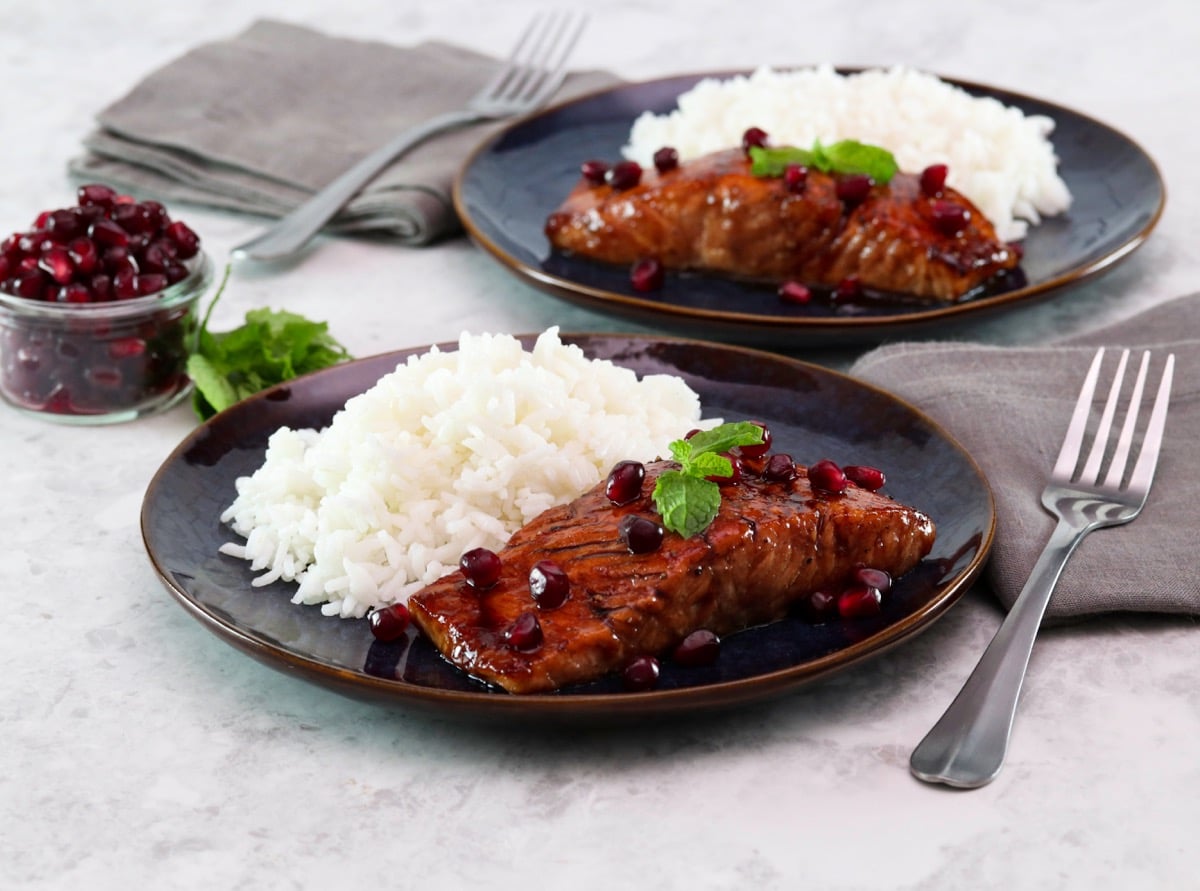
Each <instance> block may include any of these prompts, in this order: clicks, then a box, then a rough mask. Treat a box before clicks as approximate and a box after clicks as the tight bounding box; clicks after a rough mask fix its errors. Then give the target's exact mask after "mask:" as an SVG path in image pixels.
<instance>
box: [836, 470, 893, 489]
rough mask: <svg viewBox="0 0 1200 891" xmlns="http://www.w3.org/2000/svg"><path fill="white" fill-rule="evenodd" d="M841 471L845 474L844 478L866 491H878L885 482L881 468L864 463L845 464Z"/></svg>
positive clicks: (885, 478)
mask: <svg viewBox="0 0 1200 891" xmlns="http://www.w3.org/2000/svg"><path fill="white" fill-rule="evenodd" d="M842 472H843V473H844V474H846V479H848V480H850V482H852V483H854V485H856V486H858V487H859V488H860V489H866V490H867V491H868V492H878V491H879V490H880V489H882V488H883V484H884V483H886V482H887V477H886V476H884V475H883V471H882V470H880V469H879V468H877V467H868V466H867V465H865V464H847V465H846V466H845V467H843V468H842Z"/></svg>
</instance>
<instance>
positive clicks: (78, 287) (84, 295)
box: [58, 282, 92, 303]
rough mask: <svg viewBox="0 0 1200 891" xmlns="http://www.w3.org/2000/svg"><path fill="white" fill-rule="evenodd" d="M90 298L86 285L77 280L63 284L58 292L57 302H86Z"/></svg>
mask: <svg viewBox="0 0 1200 891" xmlns="http://www.w3.org/2000/svg"><path fill="white" fill-rule="evenodd" d="M91 299H92V294H91V292H90V291H88V289H87V286H86V285H82V284H80V283H79V282H71V284H69V285H63V286H62V288H60V289H59V292H58V302H59V303H88V302H90V301H91Z"/></svg>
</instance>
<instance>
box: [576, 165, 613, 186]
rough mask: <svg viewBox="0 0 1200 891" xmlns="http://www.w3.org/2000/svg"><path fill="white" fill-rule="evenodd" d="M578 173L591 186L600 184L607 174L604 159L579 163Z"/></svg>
mask: <svg viewBox="0 0 1200 891" xmlns="http://www.w3.org/2000/svg"><path fill="white" fill-rule="evenodd" d="M579 173H580V175H581V176H582V177H583V178H584V179H585V180H587V181H588V182H589V183H591V184H592V185H593V186H602V185H604V180H605V177H606V176H607V175H608V164H607V163H606V162H604V161H584V162H583V163H582V164H580V165H579Z"/></svg>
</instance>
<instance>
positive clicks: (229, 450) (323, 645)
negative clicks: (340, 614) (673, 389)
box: [142, 334, 995, 722]
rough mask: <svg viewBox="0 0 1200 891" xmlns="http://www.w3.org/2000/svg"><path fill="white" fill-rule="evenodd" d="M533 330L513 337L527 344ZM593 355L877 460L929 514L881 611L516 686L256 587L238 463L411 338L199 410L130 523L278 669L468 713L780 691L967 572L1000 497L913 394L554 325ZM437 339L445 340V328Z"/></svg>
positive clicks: (816, 444)
mask: <svg viewBox="0 0 1200 891" xmlns="http://www.w3.org/2000/svg"><path fill="white" fill-rule="evenodd" d="M533 339H534V338H532V337H526V338H524V340H525V342H526V343H527V344H530V343H532V341H533ZM563 339H564V340H565V341H567V342H571V343H576V344H578V345H579V346H580V347H581V348H582V349H583V350H584V351H585V352H586V353H587V354H588V355H589V356H592V357H595V358H604V359H611V360H612V361H614V362H616V363H618V364H621V365H624V366H627V367H629V368H632V369H633V370H635V371H636V372H638V373H639V374H649V373H667V374H678V375H680V376H681V377H683V378H684V379H685V380H687V382H688V383H689V385H690V386H691V387H692V388H693V389H694V390H696V392H698V393H699V394H700V397H701V399H702V404H703V405H704V410H705V415H706V416H707V417H723V418H726V419H735V418H746V417H754V418H761V419H762V420H763V421H765V422H767V423H768V424H769V425H770V427H771V430H772V433H773V435H774V440H775V448H776V449H778V450H780V451H786V452H788V453H790V454H792V455H793V456H795V457H796V458H797V460H800V461H803V462H804V463H811V462H813V461H816V460H819V459H820V458H823V457H830V458H834V459H835V460H838V461H839V462H841V463H847V464H850V463H855V464H870V465H874V466H877V467H880V468H883V469H884V470H885V471H886V472H887V474H888V485H887V487H886V488H885V490H884V491H885V492H886V493H887V494H889V495H891V496H892V497H894V498H897V499H898V500H900V501H903V502H905V503H908V504H911V505H913V506H915V507H919V508H921V509H922V510H924V511H926V512H927V513H928V514H929V515H930V516H931V517H933V519H934V521H935V522H936V523H937V526H938V538H937V542H936V544H935V546H934V549H933V552H932V553H931V554H930V556H929V557H928V558H927V559H926V560H925V561H924V562H923V563H922V564H921V565H920V566H918V567H917V568H916V569H915V570H913V571H912V572H911V573H909V574H908V575H907V576H905V577H904V578H903V579H901V580H899V581H898V583H897V584H896V586H895V587H894V588H893V592H892V594H891V595H890V596H889V598H888V601H887V604H886V608H885V610H884V612H883V614H882V615H880V616H877V617H873V618H870V619H862V620H855V621H836V622H829V623H826V624H824V625H811V624H808V623H807V622H804V621H802V620H800V619H785V620H782V621H780V622H776V623H774V624H771V625H766V626H762V627H759V628H754V629H750V630H748V631H743V632H741V633H739V634H735V635H731V636H729V637H727V638H726V639H725V640H724V642H723V645H722V650H721V656H720V658H719V659H718V660H717V662H716V664H714V665H712V666H709V667H706V668H699V669H697V668H692V669H687V668H683V667H680V666H675V665H672V664H670V662H669V660H668V661H666V662H664V666H663V672H662V677H661V683H660V686H659V687H658V689H656V690H653V691H650V692H644V693H627V692H624V691H622V690H621V686H620V683H619V681H618V680H617V679H616V678H611V677H610V678H605V679H603V680H601V681H598V682H596V683H593V684H588V685H584V686H578V687H572V688H568V689H564V690H563V691H561V692H558V693H553V694H544V695H532V696H513V695H510V694H507V693H503V692H498V691H497V690H495V689H493V688H490V687H487V686H485V685H483V684H481V683H480V682H478V681H475V680H473V679H472V678H470V677H468V676H467V675H465V674H464V673H462V672H461V671H459V670H458V669H456V668H453V667H451V666H450V665H449V664H448V663H447V662H445V661H444V660H443V659H442V658H441V656H440V655H438V653H437V652H436V651H435V650H434V649H433V647H432V646H431V645H430V644H429V643H428V642H427V641H426V640H425V639H424V638H423V637H419V636H418V635H417V634H416V633H415V631H414V630H412V629H410V631H409V635H408V636H407V637H406V638H405V639H403V640H402V641H400V642H398V643H395V644H381V643H378V642H376V641H375V640H374V639H373V638H372V636H371V632H370V629H369V627H368V625H367V622H366V621H365V620H347V619H338V618H329V617H325V616H322V615H321V613H320V611H319V609H317V608H314V607H302V606H297V605H294V604H292V603H291V602H290V597H291V595H292V590H293V586H291V585H287V584H282V583H280V584H275V585H271V586H267V587H263V588H252V587H251V585H250V581H251V578H252V575H253V574H252V573H251V572H250V571H249V570H248V567H247V564H246V563H245V562H244V561H241V560H238V559H235V558H231V557H226V556H223V555H221V554H219V553H218V550H217V549H218V548H219V547H220V545H221V544H222V543H224V542H226V541H231V540H236V539H237V537H236V536H235V535H234V534H233V533H232V532H230V531H229V530H228V529H227V528H224V527H223V526H222V525H221V524H220V522H219V520H218V518H219V515H220V514H221V512H222V511H223V510H224V508H225V507H226V506H228V504H229V503H230V502H231V501H232V500H233V498H234V494H235V492H234V481H235V480H236V479H237V478H238V477H239V476H243V475H247V474H249V473H252V472H253V471H254V470H255V469H257V468H258V467H259V466H260V465H261V464H262V461H263V456H264V452H265V448H266V441H267V437H268V436H269V435H270V434H271V433H273V432H274V431H275V430H276V429H278V428H279V427H280V426H283V425H288V426H291V427H318V428H319V427H323V426H325V425H327V424H328V423H329V422H330V420H331V419H332V418H333V415H334V413H335V412H336V411H337V410H338V409H340V408H341V407H342V406H343V405H344V404H345V402H346V400H347V399H349V398H350V397H351V396H354V395H357V394H358V393H361V392H363V391H365V390H367V389H369V388H370V387H371V386H372V385H373V384H374V383H375V382H376V381H377V380H378V379H379V378H380V377H382V376H383V375H384V374H386V373H388V372H389V371H391V370H392V369H394V368H395V367H396V365H397V364H398V363H400V362H402V361H404V360H405V359H406V358H407V357H408V356H409V355H410V354H412V353H416V352H424V351H425V350H423V349H422V350H407V351H404V352H397V353H390V354H386V355H381V356H376V357H372V358H368V359H361V360H359V361H356V362H351V363H348V364H345V365H340V366H336V367H334V368H331V369H327V370H325V371H321V372H317V373H315V374H312V375H309V376H307V377H304V378H300V379H298V380H295V381H292V382H290V383H288V384H285V385H281V386H278V387H275V388H273V389H271V390H267V391H265V392H263V393H261V394H259V395H257V396H254V397H252V398H250V399H248V400H246V401H245V402H242V403H239V404H238V405H235V406H234V407H232V408H231V409H229V410H228V411H225V412H223V413H221V414H220V415H218V416H216V417H215V418H213V419H212V420H210V421H209V422H207V423H206V424H204V425H202V426H201V427H199V428H197V429H196V430H195V431H194V432H193V433H192V434H191V435H190V436H189V437H188V438H187V439H186V440H184V441H183V442H182V443H181V444H180V445H179V447H178V448H177V449H176V450H175V451H174V453H173V454H172V455H171V456H170V457H169V458H168V459H167V461H166V462H165V463H164V464H163V466H162V467H161V468H160V469H159V470H158V472H157V474H156V475H155V477H154V479H153V480H152V482H151V483H150V486H149V488H148V490H147V492H146V495H145V499H144V502H143V506H142V536H143V539H144V541H145V546H146V550H147V553H148V554H149V556H150V560H151V562H152V563H153V566H154V569H155V571H156V572H157V573H158V575H159V577H160V578H161V580H162V581H163V583H164V584H165V585H166V588H167V590H168V591H169V592H170V593H171V594H172V595H173V596H174V597H175V599H176V600H177V601H178V602H179V603H180V604H182V605H183V607H184V608H185V609H187V610H188V612H189V613H191V614H192V615H193V616H194V617H195V618H197V619H198V620H199V621H200V622H201V623H202V624H203V625H204V626H205V627H206V628H207V629H209V630H210V631H212V632H213V633H214V634H216V635H217V636H218V637H220V638H221V639H222V640H224V641H226V642H227V643H229V644H232V645H233V646H235V647H237V648H238V649H239V650H242V651H243V652H245V653H248V654H249V655H250V656H253V657H254V658H256V659H259V660H261V661H262V662H264V663H266V664H267V665H270V666H272V667H273V668H276V669H279V670H280V671H283V672H286V673H288V674H292V675H295V676H299V677H302V678H304V679H306V680H308V681H311V682H313V683H315V684H319V685H322V686H324V687H328V688H330V689H333V690H336V691H338V692H340V693H343V694H347V695H350V696H355V697H359V698H364V699H373V700H381V701H384V702H388V703H393V704H397V705H402V706H413V707H426V708H433V709H437V710H438V711H439V712H441V713H445V714H451V715H463V716H471V717H486V718H488V719H497V718H518V719H521V720H527V719H529V718H539V719H545V720H555V721H563V722H578V721H587V720H596V719H603V720H612V719H617V718H621V717H645V716H648V715H671V714H677V713H683V712H695V711H699V710H703V709H709V708H714V707H718V706H725V705H731V704H735V703H743V702H747V701H751V700H754V699H757V698H761V697H765V696H768V695H774V694H779V693H782V692H784V691H787V690H790V689H792V688H794V687H796V686H798V685H800V684H804V683H807V682H809V681H812V680H814V679H816V678H819V677H821V676H823V675H826V674H829V673H830V672H833V671H836V670H839V669H842V668H845V667H847V666H849V665H853V664H855V663H857V662H859V661H861V660H863V659H867V658H869V657H872V656H875V655H877V654H879V653H880V652H882V651H884V650H886V649H887V648H889V647H891V646H893V645H895V644H898V643H901V642H902V641H904V640H905V639H906V638H908V637H911V636H912V635H914V634H916V633H917V632H919V631H921V630H922V629H924V628H925V627H926V626H928V625H929V624H930V623H931V622H933V621H934V620H935V619H937V618H938V617H939V616H941V615H942V614H943V613H944V612H945V610H946V609H948V608H949V607H950V606H951V605H952V604H953V603H954V602H955V601H956V600H957V599H958V598H959V596H961V594H962V593H963V592H964V591H965V590H966V588H967V586H968V585H969V584H970V582H971V581H972V580H973V579H974V578H975V577H976V575H977V574H978V572H979V571H980V568H981V567H982V565H983V561H984V559H985V558H986V556H987V553H988V550H989V549H990V547H991V543H992V535H993V531H994V527H995V511H994V507H993V503H992V494H991V490H990V489H989V487H988V484H987V481H986V480H985V479H984V477H983V475H982V473H981V472H980V470H979V468H978V467H977V466H976V465H975V463H974V461H973V460H972V459H971V457H970V456H969V455H967V454H966V453H965V452H964V451H963V449H962V448H961V447H960V446H959V445H958V444H957V443H955V442H954V441H953V440H952V439H951V438H950V437H949V436H948V435H947V434H946V433H945V432H944V431H942V430H941V429H940V428H938V427H937V426H936V425H935V424H934V423H933V422H932V421H931V420H929V419H928V418H926V417H925V416H924V415H922V414H921V413H920V412H918V411H917V410H916V409H914V408H912V407H910V406H908V405H907V404H905V403H903V402H901V401H900V400H898V399H896V398H895V397H893V396H891V395H889V394H887V393H885V392H883V391H881V390H878V389H875V388H873V387H870V386H868V385H866V384H863V383H860V382H858V381H856V380H854V379H852V378H849V377H846V376H844V375H841V374H838V373H836V372H832V371H828V370H825V369H823V368H820V367H818V366H814V365H809V364H806V363H803V362H799V361H795V360H792V359H787V358H784V357H781V356H775V355H771V354H768V353H762V352H758V351H755V350H750V349H745V348H741V347H730V346H723V345H718V344H713V343H704V342H700V341H690V340H683V339H655V338H645V337H634V336H620V335H590V334H589V335H564V336H563ZM442 348H443V349H454V348H455V345H454V344H444V345H442Z"/></svg>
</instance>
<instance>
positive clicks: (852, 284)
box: [833, 275, 862, 300]
mask: <svg viewBox="0 0 1200 891" xmlns="http://www.w3.org/2000/svg"><path fill="white" fill-rule="evenodd" d="M861 296H862V282H860V281H859V280H858V276H857V275H848V276H846V277H845V278H844V279H842V280H841V281H840V282H838V283H837V287H836V288H834V289H833V297H834V299H835V300H854V299H855V298H856V297H861Z"/></svg>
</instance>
